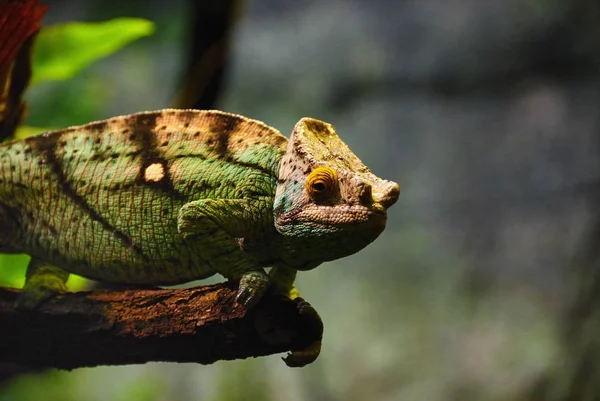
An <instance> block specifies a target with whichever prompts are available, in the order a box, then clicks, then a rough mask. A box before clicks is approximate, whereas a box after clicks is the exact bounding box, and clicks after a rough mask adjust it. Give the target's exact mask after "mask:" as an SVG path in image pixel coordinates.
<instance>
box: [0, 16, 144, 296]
mask: <svg viewBox="0 0 600 401" xmlns="http://www.w3.org/2000/svg"><path fill="white" fill-rule="evenodd" d="M154 29H155V28H154V24H153V23H152V22H151V21H148V20H145V19H141V18H116V19H113V20H110V21H105V22H98V23H81V22H69V23H64V24H56V25H53V26H50V27H45V28H43V29H42V30H41V31H40V34H39V35H38V37H37V39H36V44H35V48H34V53H33V61H32V68H33V74H32V85H35V84H40V83H43V82H47V81H52V80H68V79H70V78H72V77H73V76H75V75H76V74H77V73H78V72H80V71H81V70H82V69H84V68H85V67H87V66H89V65H90V64H92V63H94V62H95V61H98V60H101V59H103V58H106V57H108V56H110V55H112V54H114V53H116V52H118V51H119V50H120V49H122V48H123V47H124V46H125V45H127V44H128V43H131V42H133V41H135V40H137V39H140V38H142V37H145V36H148V35H151V34H152V33H153V32H154ZM80 104H85V102H83V103H78V105H80ZM77 108H78V107H73V108H72V109H77ZM49 130H50V128H48V127H46V128H43V127H32V126H21V127H19V128H18V130H17V132H16V134H15V137H16V138H25V137H27V136H31V135H35V134H39V133H41V132H45V131H49ZM28 263H29V256H27V255H3V254H0V267H2V269H1V270H0V285H1V286H7V287H17V288H20V287H22V286H23V284H24V281H25V270H26V268H27V264H28ZM67 286H68V287H69V288H70V289H71V290H78V289H82V288H84V286H85V279H83V278H81V277H78V276H76V275H73V274H72V275H71V276H70V277H69V281H68V282H67Z"/></svg>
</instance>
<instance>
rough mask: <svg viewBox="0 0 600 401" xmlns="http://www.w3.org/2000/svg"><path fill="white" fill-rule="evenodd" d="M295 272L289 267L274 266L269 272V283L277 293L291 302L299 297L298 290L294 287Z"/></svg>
mask: <svg viewBox="0 0 600 401" xmlns="http://www.w3.org/2000/svg"><path fill="white" fill-rule="evenodd" d="M297 272H298V271H297V270H296V269H292V268H289V267H285V266H275V267H273V268H272V269H271V271H270V272H269V281H270V282H271V284H272V285H273V287H275V290H276V291H277V292H279V293H281V294H284V295H286V296H287V297H288V298H290V299H292V300H293V299H296V298H298V297H299V296H300V293H299V292H298V289H297V288H296V287H295V286H294V280H295V279H296V273H297Z"/></svg>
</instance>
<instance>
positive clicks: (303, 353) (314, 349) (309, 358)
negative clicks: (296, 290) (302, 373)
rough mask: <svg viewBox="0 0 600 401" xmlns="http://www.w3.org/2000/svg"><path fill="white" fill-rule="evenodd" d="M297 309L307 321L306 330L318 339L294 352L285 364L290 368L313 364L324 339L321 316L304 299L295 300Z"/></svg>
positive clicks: (287, 357) (286, 358) (284, 359)
mask: <svg viewBox="0 0 600 401" xmlns="http://www.w3.org/2000/svg"><path fill="white" fill-rule="evenodd" d="M294 302H296V307H297V308H298V312H299V313H300V316H301V317H302V318H303V320H304V321H305V326H306V330H307V331H309V332H310V333H313V335H315V334H317V337H318V339H317V340H313V341H312V342H311V343H309V344H308V345H306V346H305V347H302V348H300V349H296V350H293V351H292V352H290V353H289V354H287V356H286V357H285V358H281V359H283V362H285V364H286V365H287V366H289V367H290V368H301V367H303V366H306V365H308V364H310V363H313V362H314V361H315V360H316V359H317V357H318V356H319V354H320V353H321V341H322V338H323V321H322V320H321V316H319V314H318V313H317V311H316V310H315V308H313V307H312V306H311V305H310V304H309V303H308V302H306V301H305V300H304V299H302V298H299V297H298V298H296V299H294Z"/></svg>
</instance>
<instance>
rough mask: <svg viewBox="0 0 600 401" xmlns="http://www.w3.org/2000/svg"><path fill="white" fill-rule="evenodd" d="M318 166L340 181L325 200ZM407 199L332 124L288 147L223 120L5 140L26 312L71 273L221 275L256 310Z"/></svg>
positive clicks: (9, 235) (147, 123) (183, 116)
mask: <svg viewBox="0 0 600 401" xmlns="http://www.w3.org/2000/svg"><path fill="white" fill-rule="evenodd" d="M317 167H329V168H331V169H334V170H335V171H336V172H337V182H336V183H335V186H334V187H333V188H332V189H331V191H329V192H328V193H327V196H326V197H325V198H323V197H322V196H321V197H318V199H315V197H314V196H311V193H309V191H308V189H307V188H308V187H307V177H308V176H309V174H310V173H311V171H313V170H314V169H315V168H317ZM398 195H399V187H398V185H397V184H396V183H394V182H390V181H386V180H382V179H380V178H378V177H376V176H375V175H373V174H372V173H371V172H370V171H369V170H368V169H367V168H366V167H365V166H364V164H362V162H361V161H360V160H359V159H358V158H357V157H356V156H355V155H354V154H353V153H352V151H351V150H350V149H349V148H348V147H347V146H346V145H345V144H344V143H343V142H342V141H341V140H340V139H339V137H338V136H337V135H336V133H335V131H334V129H333V127H332V126H331V125H329V124H327V123H324V122H321V121H318V120H314V119H310V118H304V119H302V120H300V121H299V122H298V123H297V124H296V126H295V128H294V131H293V132H292V136H291V138H290V140H289V141H288V140H287V139H286V138H285V137H284V136H283V135H281V133H280V132H279V131H277V130H276V129H274V128H271V127H269V126H267V125H265V124H264V123H262V122H259V121H256V120H252V119H248V118H245V117H242V116H239V115H234V114H229V113H224V112H220V111H198V110H160V111H155V112H145V113H138V114H132V115H126V116H121V117H115V118H112V119H109V120H104V121H99V122H94V123H90V124H87V125H83V126H78V127H71V128H67V129H65V130H61V131H55V132H49V133H45V134H42V135H39V136H35V137H31V138H27V139H25V140H18V141H12V142H7V143H3V144H0V252H7V253H27V254H29V255H31V256H32V260H31V263H30V265H29V268H28V272H27V279H26V284H25V287H24V290H23V293H22V295H21V297H20V299H19V305H20V306H21V307H25V308H33V307H35V306H36V305H38V304H39V303H40V302H41V301H43V300H44V299H46V298H47V297H48V296H50V295H52V294H53V293H55V292H56V291H64V290H65V287H64V283H65V281H66V279H67V278H68V274H69V273H76V274H79V275H81V276H84V277H88V278H92V279H97V280H101V281H106V282H114V283H121V284H131V285H173V284H180V283H185V282H189V281H192V280H197V279H202V278H205V277H208V276H211V275H213V274H215V273H220V274H222V275H223V276H225V277H226V278H228V279H233V280H239V282H240V285H239V291H238V295H237V301H238V302H240V303H241V304H243V305H244V306H245V307H247V308H250V307H252V306H253V305H254V304H255V303H256V302H257V301H258V300H259V299H260V297H261V296H262V294H263V293H264V292H265V291H266V289H267V288H268V287H269V286H273V287H274V288H275V289H276V290H277V291H281V292H284V293H286V294H289V295H290V296H292V297H294V296H297V292H296V291H295V289H294V287H293V282H294V278H295V275H296V271H298V270H309V269H312V268H314V267H316V266H318V265H319V264H320V263H322V262H323V261H327V260H333V259H337V258H340V257H343V256H347V255H350V254H352V253H355V252H357V251H359V250H360V249H362V248H363V247H364V246H366V245H367V244H369V243H370V242H372V241H373V240H374V239H375V238H376V237H377V236H378V235H379V234H380V233H381V232H382V231H383V229H384V227H385V221H386V210H387V208H388V207H389V206H391V205H392V204H393V203H394V202H395V201H396V200H397V198H398ZM265 267H273V268H272V269H271V271H270V272H269V274H268V275H267V274H266V273H265V270H264V268H265Z"/></svg>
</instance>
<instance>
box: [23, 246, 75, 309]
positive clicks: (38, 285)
mask: <svg viewBox="0 0 600 401" xmlns="http://www.w3.org/2000/svg"><path fill="white" fill-rule="evenodd" d="M68 278H69V273H68V272H66V271H64V270H63V269H61V268H60V267H57V266H54V265H52V264H50V263H47V262H44V261H42V260H40V259H37V258H35V257H32V258H31V261H30V262H29V265H28V266H27V274H26V276H25V285H24V286H23V290H22V292H21V294H20V295H19V297H18V298H17V307H18V308H20V309H29V310H31V309H35V308H36V307H37V306H39V305H40V304H41V303H42V302H43V301H45V300H46V299H48V298H50V297H51V296H53V295H55V294H57V293H61V292H66V291H67V286H66V285H65V284H66V282H67V279H68Z"/></svg>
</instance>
